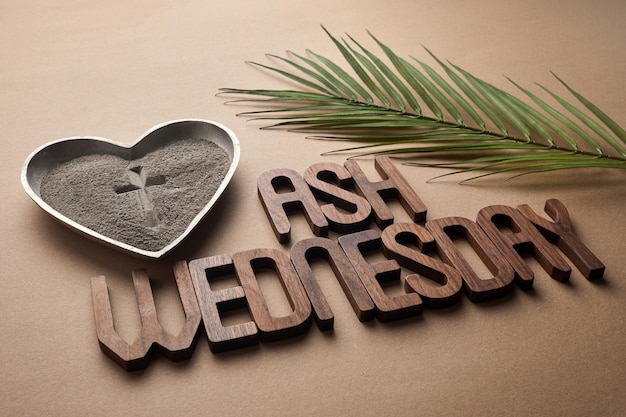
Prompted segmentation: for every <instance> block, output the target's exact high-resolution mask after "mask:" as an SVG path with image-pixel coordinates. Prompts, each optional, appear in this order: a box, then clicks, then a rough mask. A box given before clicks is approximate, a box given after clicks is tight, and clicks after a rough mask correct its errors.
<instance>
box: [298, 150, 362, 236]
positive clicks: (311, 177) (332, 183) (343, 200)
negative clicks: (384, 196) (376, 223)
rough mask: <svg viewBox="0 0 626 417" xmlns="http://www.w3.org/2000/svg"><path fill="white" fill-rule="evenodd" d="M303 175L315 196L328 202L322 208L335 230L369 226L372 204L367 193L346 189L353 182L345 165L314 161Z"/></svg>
mask: <svg viewBox="0 0 626 417" xmlns="http://www.w3.org/2000/svg"><path fill="white" fill-rule="evenodd" d="M303 178H304V180H305V181H306V182H307V184H309V187H311V189H312V190H313V194H314V195H315V196H316V197H318V198H319V199H321V200H323V201H327V202H328V203H329V204H324V205H322V206H320V209H321V210H322V212H323V213H324V216H326V219H327V220H328V223H329V224H330V228H331V229H332V230H334V231H336V232H340V233H347V232H354V231H357V230H363V229H365V228H366V227H367V225H368V224H369V222H370V215H371V213H372V207H371V206H370V204H369V202H368V201H367V200H366V199H365V198H364V197H361V196H359V195H358V194H355V193H352V192H350V191H348V190H346V189H345V188H346V187H350V186H352V184H353V180H352V176H351V175H350V172H349V171H348V170H347V169H346V168H345V167H344V166H342V165H339V164H335V163H332V162H321V163H317V164H313V165H311V166H310V167H309V168H308V169H307V170H306V171H305V172H304V174H303ZM340 209H341V210H340Z"/></svg>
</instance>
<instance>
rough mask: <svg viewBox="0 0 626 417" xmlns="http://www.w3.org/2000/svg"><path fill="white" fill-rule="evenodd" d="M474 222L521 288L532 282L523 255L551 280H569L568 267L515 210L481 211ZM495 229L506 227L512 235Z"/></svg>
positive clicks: (535, 229)
mask: <svg viewBox="0 0 626 417" xmlns="http://www.w3.org/2000/svg"><path fill="white" fill-rule="evenodd" d="M476 222H477V223H478V224H479V225H480V227H482V228H483V230H484V231H485V233H487V236H489V238H490V239H491V240H492V241H493V243H494V244H495V245H496V246H497V247H498V249H499V250H500V252H502V254H503V255H504V256H505V258H506V259H507V261H508V262H509V263H510V264H511V266H512V267H513V269H514V270H515V277H516V280H517V283H518V285H519V286H520V287H521V288H523V289H528V288H530V287H532V283H533V280H534V273H533V271H532V269H531V268H530V267H529V266H528V264H527V263H526V262H525V261H524V258H523V257H522V256H520V253H523V252H528V253H531V254H532V255H533V256H534V257H535V259H536V260H537V262H539V264H540V265H541V266H542V267H543V269H544V270H545V271H546V272H547V273H548V275H550V276H551V277H552V278H554V279H555V280H557V281H567V280H569V276H570V273H571V272H572V270H571V268H570V267H569V264H568V263H567V262H566V261H565V260H564V259H563V258H562V257H561V255H560V254H559V252H558V250H557V249H556V248H555V247H554V246H553V245H552V244H551V243H550V242H548V241H547V240H546V238H544V237H543V236H542V234H541V233H539V230H537V228H536V227H535V226H533V224H532V223H531V222H530V220H528V219H527V218H526V217H525V216H524V215H523V214H522V213H521V212H520V211H519V210H517V209H515V208H513V207H508V206H501V205H495V206H489V207H485V208H483V209H481V210H480V211H479V212H478V216H477V219H476ZM498 225H502V226H506V227H509V228H510V230H511V232H512V233H503V232H502V231H501V230H500V229H499V227H498Z"/></svg>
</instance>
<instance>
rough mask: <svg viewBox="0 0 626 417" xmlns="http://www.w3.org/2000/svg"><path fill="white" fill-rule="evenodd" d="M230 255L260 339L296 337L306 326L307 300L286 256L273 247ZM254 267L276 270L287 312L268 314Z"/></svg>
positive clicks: (307, 319)
mask: <svg viewBox="0 0 626 417" xmlns="http://www.w3.org/2000/svg"><path fill="white" fill-rule="evenodd" d="M232 257H233V263H234V266H235V271H236V274H237V279H238V280H239V283H240V284H241V286H242V287H243V290H244V292H245V294H246V298H247V299H248V306H249V308H250V313H251V315H252V318H253V319H254V322H255V323H256V325H257V327H258V329H259V331H260V336H261V340H263V341H274V340H279V339H284V338H287V337H292V336H296V335H298V334H301V333H303V332H304V331H305V330H306V329H307V328H308V327H309V325H310V322H311V320H310V318H311V303H310V302H309V299H308V297H307V295H306V292H305V290H304V287H303V286H302V283H301V282H300V279H299V278H298V274H297V273H296V270H295V269H294V267H293V264H292V263H291V260H290V259H289V257H288V256H287V255H285V254H284V253H283V252H281V251H279V250H277V249H252V250H248V251H243V252H238V253H235V254H234V255H233V256H232ZM258 268H270V269H272V270H274V271H275V272H276V274H277V276H278V278H279V279H280V281H281V284H282V286H283V288H284V290H285V294H286V296H287V298H288V300H289V303H290V304H291V307H292V309H293V312H292V313H291V314H288V315H286V316H282V317H274V316H272V314H271V313H270V311H269V308H268V306H267V302H266V301H265V298H264V297H263V293H262V292H261V287H260V286H259V283H258V281H257V279H256V271H255V270H257V269H258Z"/></svg>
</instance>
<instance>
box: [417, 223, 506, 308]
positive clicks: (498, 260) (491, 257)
mask: <svg viewBox="0 0 626 417" xmlns="http://www.w3.org/2000/svg"><path fill="white" fill-rule="evenodd" d="M426 228H427V229H428V231H429V232H430V233H432V235H433V236H434V238H435V241H436V242H437V244H438V245H439V248H440V256H441V258H442V259H444V260H445V261H446V262H448V263H449V264H451V265H454V267H455V268H456V269H457V270H458V271H459V272H460V273H461V276H462V277H463V281H464V282H465V292H466V294H467V297H468V298H469V299H470V300H471V301H472V302H475V303H476V302H481V301H486V300H490V299H493V298H497V297H500V296H502V295H504V294H506V293H507V292H509V291H510V290H511V289H512V287H513V279H514V277H515V271H514V270H513V268H512V267H511V265H509V263H508V262H507V261H506V260H505V259H504V257H503V255H502V254H501V253H500V251H499V250H498V249H497V248H496V246H495V245H494V244H493V242H492V241H491V239H489V237H487V235H486V234H485V232H484V231H483V229H481V228H480V226H479V225H478V224H476V223H475V222H473V221H471V220H469V219H466V218H463V217H446V218H443V219H436V220H429V221H428V222H426ZM454 236H462V237H464V238H465V239H466V240H467V242H468V243H469V245H470V246H471V247H472V249H473V250H474V252H476V254H477V255H478V257H479V258H480V259H481V260H482V261H483V263H484V264H485V266H487V268H488V269H489V271H490V272H491V273H492V274H493V275H494V276H493V277H491V278H488V279H484V278H480V277H479V276H478V275H477V274H476V272H475V271H474V269H473V268H472V267H471V266H470V264H469V263H468V262H467V260H466V259H465V258H464V257H463V255H462V254H461V251H459V249H458V248H457V247H456V246H455V244H454V241H453V240H452V237H454Z"/></svg>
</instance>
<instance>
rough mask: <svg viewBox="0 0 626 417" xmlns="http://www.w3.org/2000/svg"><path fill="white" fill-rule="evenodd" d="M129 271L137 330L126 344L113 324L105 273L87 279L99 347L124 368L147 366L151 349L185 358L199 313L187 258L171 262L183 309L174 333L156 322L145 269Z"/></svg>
mask: <svg viewBox="0 0 626 417" xmlns="http://www.w3.org/2000/svg"><path fill="white" fill-rule="evenodd" d="M132 275H133V284H134V286H135V296H136V297H137V304H138V307H139V315H140V317H141V333H140V334H139V336H138V337H137V339H136V340H135V341H134V342H133V343H132V344H130V345H129V344H128V343H126V342H125V341H124V340H123V339H122V338H121V337H120V336H119V334H118V333H117V332H116V331H115V328H114V326H113V314H112V312H111V301H110V299H109V292H108V288H107V284H106V278H105V276H104V275H100V276H98V277H94V278H92V279H91V296H92V299H93V307H94V315H95V319H96V332H97V334H98V341H99V342H100V348H101V349H102V351H103V352H104V353H105V354H107V355H108V356H110V357H111V358H112V359H113V360H114V361H115V362H117V363H118V364H119V365H120V366H121V367H123V368H124V369H126V370H127V371H135V370H138V369H143V368H145V367H147V366H148V363H149V362H150V357H151V355H152V353H153V351H154V350H155V349H158V350H159V351H160V352H161V353H162V354H163V355H164V356H165V357H167V358H168V359H170V360H173V361H180V360H184V359H187V358H189V357H190V356H191V355H192V353H193V349H194V347H195V343H196V341H197V337H196V335H197V333H198V326H199V325H200V320H201V317H202V316H201V314H200V308H199V307H198V302H197V300H196V293H195V290H194V288H193V284H192V281H191V276H190V274H189V269H188V268H187V262H185V261H180V262H178V263H176V264H175V265H174V277H175V279H176V285H177V287H178V293H179V295H180V300H181V303H182V307H183V310H184V312H185V324H184V326H183V328H182V330H181V332H180V333H179V334H178V335H176V336H174V335H171V334H169V333H167V332H166V331H165V330H164V329H163V327H162V326H161V323H159V320H158V318H157V314H156V307H155V305H154V298H153V296H152V289H151V287H150V280H149V278H148V274H147V273H146V271H145V270H141V269H140V270H135V271H133V273H132Z"/></svg>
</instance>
